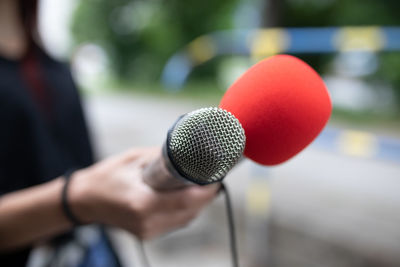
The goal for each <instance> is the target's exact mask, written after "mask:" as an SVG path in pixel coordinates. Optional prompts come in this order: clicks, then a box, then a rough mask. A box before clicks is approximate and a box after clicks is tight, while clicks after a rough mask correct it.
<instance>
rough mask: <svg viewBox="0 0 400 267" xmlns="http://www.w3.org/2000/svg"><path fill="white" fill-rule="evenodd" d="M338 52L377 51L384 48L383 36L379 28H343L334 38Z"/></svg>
mask: <svg viewBox="0 0 400 267" xmlns="http://www.w3.org/2000/svg"><path fill="white" fill-rule="evenodd" d="M334 42H335V45H336V48H337V49H338V50H339V51H342V52H349V51H357V50H364V51H378V50H380V49H382V48H383V47H384V46H385V42H386V40H385V36H384V34H383V33H382V30H381V29H380V28H379V27H375V26H371V27H343V28H342V29H340V30H339V31H338V34H337V35H336V37H335V40H334Z"/></svg>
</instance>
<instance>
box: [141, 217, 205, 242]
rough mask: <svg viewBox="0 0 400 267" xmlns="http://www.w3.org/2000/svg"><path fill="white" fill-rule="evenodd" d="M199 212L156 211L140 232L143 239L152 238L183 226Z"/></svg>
mask: <svg viewBox="0 0 400 267" xmlns="http://www.w3.org/2000/svg"><path fill="white" fill-rule="evenodd" d="M197 214H198V211H197V210H189V211H187V210H185V211H176V212H173V213H171V212H159V213H156V214H155V215H154V216H153V217H152V218H151V219H150V220H149V221H148V222H147V224H146V225H145V226H144V228H143V229H142V231H141V233H140V235H141V236H140V237H141V238H142V239H152V238H155V237H157V236H160V235H162V234H165V233H167V232H171V231H173V230H176V229H179V228H182V227H184V226H186V225H187V224H188V223H190V222H191V221H192V220H193V219H194V218H195V217H196V216H197Z"/></svg>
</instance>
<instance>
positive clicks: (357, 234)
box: [40, 0, 400, 267]
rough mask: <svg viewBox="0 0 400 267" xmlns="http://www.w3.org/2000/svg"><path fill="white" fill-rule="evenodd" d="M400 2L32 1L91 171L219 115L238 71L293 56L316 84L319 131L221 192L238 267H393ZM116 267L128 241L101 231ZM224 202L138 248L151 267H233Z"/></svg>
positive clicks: (246, 165)
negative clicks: (196, 117)
mask: <svg viewBox="0 0 400 267" xmlns="http://www.w3.org/2000/svg"><path fill="white" fill-rule="evenodd" d="M399 10H400V2H399V1H396V0H384V1H377V0H362V1H361V0H219V1H213V0H202V1H195V0H185V1H183V0H169V1H163V0H113V1H110V0H59V1H51V0H42V1H41V7H40V32H41V35H42V37H43V41H44V45H45V46H46V48H47V50H48V51H49V52H50V53H51V54H52V55H53V56H55V57H56V58H59V59H61V60H68V61H70V62H71V67H72V69H73V73H74V75H75V79H76V81H77V82H78V84H79V86H80V88H81V91H82V93H83V94H84V95H85V103H84V104H85V108H86V111H87V115H88V118H89V122H90V124H91V129H92V135H93V137H94V139H95V144H96V148H97V152H98V155H99V158H103V157H105V156H107V155H110V154H113V153H117V152H120V151H123V150H126V149H128V148H129V147H132V146H148V145H161V144H162V143H163V141H164V139H165V135H166V132H167V129H168V128H169V127H170V126H171V125H172V123H173V122H174V121H175V120H176V118H177V117H178V116H179V115H181V114H183V113H186V112H188V111H192V110H194V109H196V108H200V107H205V106H217V105H218V103H219V100H220V98H221V97H222V95H223V93H224V91H225V90H226V89H227V88H228V87H229V86H230V84H231V83H232V82H233V81H234V80H235V79H236V78H238V77H239V76H240V75H241V74H242V73H243V72H244V71H245V70H247V69H248V68H249V67H250V66H251V65H253V64H254V63H256V62H257V61H259V60H260V59H263V58H266V57H268V56H271V55H274V54H279V53H289V54H293V55H295V56H297V57H299V58H301V59H303V60H304V61H306V62H307V63H308V64H310V65H311V66H312V67H313V68H315V69H316V70H317V71H318V72H319V73H320V74H321V76H322V77H323V78H324V80H325V82H326V84H327V86H328V89H329V92H330V94H331V97H332V101H333V105H334V110H333V115H332V118H331V120H330V122H329V124H328V127H327V128H326V130H324V131H323V133H322V134H321V136H320V137H319V138H318V139H317V140H316V141H315V142H314V143H313V144H312V145H311V146H310V147H308V148H307V149H306V150H305V151H303V152H302V153H301V154H300V155H298V156H296V157H295V158H294V159H292V160H290V161H289V162H287V163H285V164H283V165H280V166H278V167H273V168H266V167H262V166H258V165H256V164H254V163H252V162H249V161H245V162H243V163H241V164H240V165H239V166H238V167H237V168H235V169H234V170H233V171H232V173H231V174H230V175H229V176H228V177H227V179H226V182H227V184H228V186H229V187H230V189H231V191H232V195H233V202H234V212H235V219H236V223H237V235H238V243H239V244H238V245H239V255H240V262H241V266H247V267H258V266H277V267H284V266H290V267H292V266H298V267H301V266H304V267H310V266H335V267H336V266H338V267H339V266H340V267H342V266H343V267H344V266H356V267H358V266H368V267H374V266H379V267H382V266H400V17H399V13H398V11H399ZM110 231H112V232H113V236H114V239H113V240H114V242H115V244H116V246H117V247H118V250H119V252H120V253H121V257H122V258H123V262H124V263H125V265H126V266H140V264H141V263H140V257H139V255H138V253H137V247H136V242H135V239H134V238H133V237H132V236H131V235H129V234H127V233H125V232H123V231H120V230H115V229H112V230H110ZM228 242H229V241H228V232H227V222H226V216H225V210H224V202H223V199H217V200H216V201H215V202H214V203H213V204H212V205H211V206H210V207H209V208H208V209H207V210H206V211H205V212H204V213H203V214H202V215H201V216H200V218H198V219H196V220H195V221H194V222H193V224H191V225H190V226H189V227H187V228H186V229H184V230H179V231H177V232H174V233H171V234H169V235H167V236H164V237H162V238H160V239H158V240H154V241H151V242H149V243H148V244H146V249H147V251H148V254H149V258H150V261H151V262H152V264H153V265H154V266H220V267H222V266H231V265H230V258H229V250H228V248H229V243H228Z"/></svg>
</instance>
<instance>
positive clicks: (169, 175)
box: [142, 144, 194, 191]
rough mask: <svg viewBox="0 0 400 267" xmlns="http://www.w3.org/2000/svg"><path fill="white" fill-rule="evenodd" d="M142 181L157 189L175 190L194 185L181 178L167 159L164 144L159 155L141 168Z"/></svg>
mask: <svg viewBox="0 0 400 267" xmlns="http://www.w3.org/2000/svg"><path fill="white" fill-rule="evenodd" d="M142 174H143V181H144V182H145V183H146V184H148V185H149V186H150V187H152V188H153V189H155V190H157V191H168V190H177V189H181V188H184V187H186V186H189V185H194V183H192V182H190V181H189V180H186V179H185V178H183V177H182V176H181V175H180V174H179V173H178V172H177V170H176V169H175V167H174V166H173V165H172V163H171V161H170V160H169V157H168V153H167V148H166V144H164V145H163V148H162V153H161V155H160V156H159V157H158V158H157V159H155V160H154V161H153V162H151V163H150V164H149V165H148V166H147V167H146V168H145V169H144V170H143V173H142Z"/></svg>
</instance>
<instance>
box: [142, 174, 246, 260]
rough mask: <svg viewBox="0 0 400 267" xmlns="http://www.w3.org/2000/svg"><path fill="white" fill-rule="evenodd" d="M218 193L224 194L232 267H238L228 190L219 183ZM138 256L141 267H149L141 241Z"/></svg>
mask: <svg viewBox="0 0 400 267" xmlns="http://www.w3.org/2000/svg"><path fill="white" fill-rule="evenodd" d="M219 192H221V193H223V194H224V199H225V208H226V216H227V221H228V230H229V245H230V253H231V260H232V267H239V254H238V251H237V243H236V230H235V220H234V216H233V208H232V200H231V197H230V193H229V190H228V188H227V187H226V186H225V184H224V183H223V182H221V187H220V189H219ZM139 254H140V257H141V263H142V266H143V267H151V265H150V261H149V258H148V257H147V253H146V250H145V248H144V244H143V241H142V240H139Z"/></svg>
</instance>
